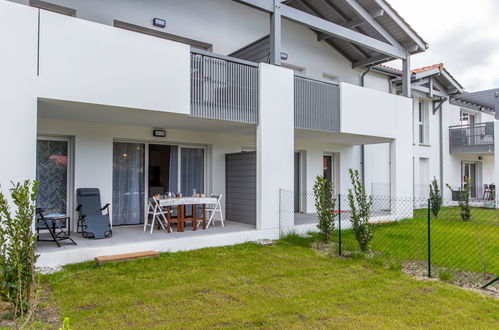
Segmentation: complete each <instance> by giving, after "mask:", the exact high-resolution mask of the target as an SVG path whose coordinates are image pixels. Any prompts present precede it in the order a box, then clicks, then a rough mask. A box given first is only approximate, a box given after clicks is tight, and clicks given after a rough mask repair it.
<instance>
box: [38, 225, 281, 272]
mask: <svg viewBox="0 0 499 330" xmlns="http://www.w3.org/2000/svg"><path fill="white" fill-rule="evenodd" d="M47 235H48V234H44V233H42V238H47ZM71 238H72V239H73V240H74V241H75V242H76V244H77V245H73V244H71V243H70V241H62V242H61V247H57V245H56V244H55V243H54V242H37V249H38V253H39V254H40V257H39V259H38V262H37V267H56V266H61V265H66V264H71V263H78V262H83V261H89V260H93V259H94V258H95V257H97V256H103V255H112V254H120V253H130V252H140V251H148V250H154V251H159V252H176V251H185V250H193V249H199V248H205V247H214V246H224V245H233V244H239V243H244V242H248V241H257V240H259V239H277V238H278V229H277V228H276V229H267V230H256V229H255V227H254V226H251V225H247V224H243V223H238V222H231V221H226V222H225V227H223V228H222V226H221V225H220V224H219V222H217V223H216V225H215V226H213V225H211V226H210V227H209V228H208V229H206V230H202V229H198V230H197V231H193V230H192V228H191V227H190V226H187V227H186V228H185V231H184V232H176V231H173V232H171V233H167V232H166V231H164V230H154V232H153V233H152V234H151V233H150V232H149V231H146V232H144V231H143V226H142V225H137V226H124V227H114V228H113V236H112V237H111V238H108V239H100V240H95V239H87V238H83V237H82V236H81V234H78V233H72V234H71Z"/></svg>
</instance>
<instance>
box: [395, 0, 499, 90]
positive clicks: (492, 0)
mask: <svg viewBox="0 0 499 330" xmlns="http://www.w3.org/2000/svg"><path fill="white" fill-rule="evenodd" d="M388 2H389V3H390V4H391V5H392V7H393V8H394V9H395V10H396V11H397V12H398V13H399V14H400V15H401V16H402V17H403V18H404V19H405V20H406V21H407V22H408V23H409V24H410V25H411V26H412V27H413V29H414V30H416V32H417V33H418V34H419V35H420V36H421V37H422V38H423V39H424V40H425V41H426V42H427V43H428V44H429V47H430V48H429V49H428V50H427V51H426V52H425V53H421V54H418V55H414V56H412V57H411V67H412V68H413V69H414V68H419V67H423V66H427V65H432V64H437V63H444V65H445V68H446V69H447V71H449V72H450V74H451V75H453V76H454V78H456V80H457V81H458V82H459V83H460V84H461V85H463V87H464V88H465V90H466V91H468V92H473V91H478V90H484V89H491V88H499V0H388ZM390 64H393V65H395V63H390ZM397 66H398V65H397Z"/></svg>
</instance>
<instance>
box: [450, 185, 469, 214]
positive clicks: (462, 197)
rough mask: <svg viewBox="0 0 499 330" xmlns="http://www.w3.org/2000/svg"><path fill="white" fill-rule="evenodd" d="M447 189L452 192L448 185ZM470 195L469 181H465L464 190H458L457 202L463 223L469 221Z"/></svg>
mask: <svg viewBox="0 0 499 330" xmlns="http://www.w3.org/2000/svg"><path fill="white" fill-rule="evenodd" d="M447 188H449V189H450V190H451V191H452V188H451V186H449V185H448V184H447ZM470 195H471V181H470V180H466V181H465V182H464V189H459V200H458V204H459V208H460V209H461V211H460V212H459V213H460V215H461V219H462V220H463V221H470V220H471V208H470Z"/></svg>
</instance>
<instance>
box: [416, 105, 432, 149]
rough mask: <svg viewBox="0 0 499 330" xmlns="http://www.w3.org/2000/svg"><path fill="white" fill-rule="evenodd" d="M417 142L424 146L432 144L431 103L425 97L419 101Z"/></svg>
mask: <svg viewBox="0 0 499 330" xmlns="http://www.w3.org/2000/svg"><path fill="white" fill-rule="evenodd" d="M416 119H417V143H418V144H419V145H422V146H428V145H429V144H430V130H429V127H430V125H429V124H430V114H429V103H428V102H427V101H425V100H424V99H419V100H418V102H417V112H416Z"/></svg>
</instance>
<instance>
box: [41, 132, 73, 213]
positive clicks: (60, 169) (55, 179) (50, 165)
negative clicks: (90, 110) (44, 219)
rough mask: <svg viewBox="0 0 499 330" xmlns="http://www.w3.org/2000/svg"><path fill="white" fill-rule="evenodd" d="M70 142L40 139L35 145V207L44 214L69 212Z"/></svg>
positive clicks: (57, 139) (67, 140)
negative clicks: (36, 192) (43, 210)
mask: <svg viewBox="0 0 499 330" xmlns="http://www.w3.org/2000/svg"><path fill="white" fill-rule="evenodd" d="M69 154H70V140H69V139H67V138H56V137H54V138H49V137H41V138H39V139H38V140H37V143H36V180H37V181H39V182H40V183H39V186H38V195H37V197H36V206H37V207H40V208H43V209H45V214H68V213H69V211H70V209H71V208H70V205H69V204H70V202H69V201H70V198H69V196H70V191H71V185H70V170H69V168H70V167H69V165H70V164H69V159H70V157H69Z"/></svg>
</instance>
